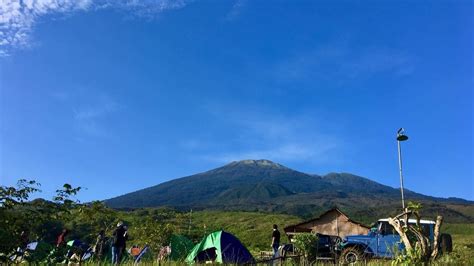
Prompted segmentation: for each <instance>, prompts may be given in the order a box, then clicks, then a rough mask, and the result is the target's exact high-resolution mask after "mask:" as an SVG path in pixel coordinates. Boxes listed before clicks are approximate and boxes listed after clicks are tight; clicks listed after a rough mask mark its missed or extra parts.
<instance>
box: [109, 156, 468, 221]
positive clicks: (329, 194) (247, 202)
mask: <svg viewBox="0 0 474 266" xmlns="http://www.w3.org/2000/svg"><path fill="white" fill-rule="evenodd" d="M405 195H406V199H407V201H409V200H416V201H418V202H422V204H423V205H424V207H425V208H424V209H423V210H424V212H425V213H426V214H428V215H432V216H433V215H435V214H437V213H442V214H444V215H445V216H446V217H450V218H449V219H451V220H452V221H474V217H473V216H471V215H472V213H473V210H474V204H473V202H470V201H466V200H462V199H456V198H449V199H444V198H435V197H430V196H426V195H422V194H419V193H415V192H412V191H409V190H406V191H405ZM105 203H106V204H107V205H108V206H110V207H113V208H143V207H158V206H168V207H174V208H177V209H189V208H194V209H220V210H246V211H268V212H280V213H287V214H296V215H299V216H302V217H310V216H313V215H316V214H318V213H320V212H322V211H324V210H325V209H327V208H330V207H333V206H336V205H337V206H338V207H339V208H342V209H344V210H345V211H346V212H348V213H349V214H352V215H354V216H356V217H359V218H360V219H362V220H370V219H372V220H373V216H375V217H382V216H387V215H390V214H394V213H397V212H398V211H399V209H400V206H399V205H400V190H399V189H396V188H392V187H389V186H385V185H382V184H379V183H377V182H374V181H372V180H370V179H367V178H364V177H360V176H357V175H353V174H349V173H330V174H327V175H324V176H319V175H310V174H306V173H302V172H298V171H295V170H292V169H290V168H288V167H285V166H283V165H281V164H278V163H274V162H272V161H269V160H243V161H237V162H232V163H230V164H227V165H225V166H223V167H219V168H216V169H213V170H210V171H207V172H204V173H199V174H196V175H191V176H187V177H183V178H178V179H174V180H171V181H168V182H164V183H162V184H159V185H156V186H153V187H149V188H145V189H142V190H138V191H135V192H132V193H128V194H125V195H122V196H119V197H115V198H112V199H109V200H106V201H105ZM453 206H454V207H453ZM459 206H462V207H459ZM466 206H467V207H466Z"/></svg>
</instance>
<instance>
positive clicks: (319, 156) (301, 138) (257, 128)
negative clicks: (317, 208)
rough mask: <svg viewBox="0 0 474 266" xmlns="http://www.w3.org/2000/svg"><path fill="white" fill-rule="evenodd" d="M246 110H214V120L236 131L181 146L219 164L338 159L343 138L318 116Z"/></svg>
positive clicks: (315, 161) (192, 140)
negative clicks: (247, 160) (250, 160)
mask: <svg viewBox="0 0 474 266" xmlns="http://www.w3.org/2000/svg"><path fill="white" fill-rule="evenodd" d="M245 109H246V108H232V109H228V108H217V109H214V110H215V111H211V112H212V113H213V116H214V119H216V120H218V123H225V124H227V126H228V128H231V129H232V130H231V131H230V132H224V134H223V133H222V132H220V133H216V134H219V135H216V136H210V137H208V138H204V139H191V140H187V141H186V142H183V143H186V144H187V145H181V148H183V149H186V150H187V151H189V152H190V154H193V156H196V157H198V158H201V159H204V160H208V161H213V162H219V163H227V162H230V161H236V160H242V159H270V160H275V161H280V162H281V161H283V162H285V161H286V162H290V161H298V162H309V161H310V162H311V163H315V164H318V163H325V162H329V161H332V162H334V161H335V160H338V158H339V153H340V152H341V149H342V148H343V140H342V139H340V138H338V137H336V136H335V135H331V134H330V133H327V132H325V130H324V128H325V127H324V126H323V123H322V122H320V121H317V119H315V118H313V117H310V116H308V115H294V116H291V115H279V114H275V113H265V112H260V111H242V110H245ZM247 110H248V109H247ZM222 135H225V137H224V138H223V137H222ZM209 138H211V139H209Z"/></svg>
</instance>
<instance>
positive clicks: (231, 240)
mask: <svg viewBox="0 0 474 266" xmlns="http://www.w3.org/2000/svg"><path fill="white" fill-rule="evenodd" d="M23 192H25V191H23ZM78 192H79V191H78V190H74V188H72V187H66V188H65V189H64V190H62V191H61V193H60V194H62V195H63V198H62V200H63V201H62V202H61V203H60V202H56V203H52V202H45V201H38V200H36V201H32V202H23V203H21V200H20V201H18V200H19V199H21V196H20V195H19V194H16V196H19V197H18V198H10V199H11V201H7V203H9V204H11V205H7V206H9V207H8V208H2V210H1V211H2V219H1V222H2V229H3V230H2V231H1V232H2V234H1V236H2V252H1V254H2V259H3V260H5V259H7V260H8V259H9V258H8V256H6V255H7V253H5V251H6V250H8V249H7V247H6V245H5V244H7V243H8V244H9V245H10V249H11V248H12V247H14V246H15V245H18V240H19V239H15V237H17V238H18V235H16V234H15V233H14V231H8V232H5V230H4V228H8V229H10V230H12V229H13V230H15V229H14V228H30V233H29V234H30V239H31V241H32V242H37V243H39V244H37V246H36V247H35V251H30V252H27V253H26V255H24V258H22V260H25V261H31V262H46V261H48V259H51V254H52V253H51V250H52V248H53V247H52V243H54V241H55V236H56V235H57V234H59V233H60V232H61V229H62V228H64V227H66V228H69V229H70V230H71V233H70V234H69V236H68V243H67V244H68V247H77V248H82V251H83V252H82V253H81V254H82V255H83V257H82V258H83V259H84V262H82V263H84V264H91V263H92V264H93V263H94V255H93V254H88V252H87V251H90V250H91V247H92V245H93V244H94V241H95V237H96V234H97V232H98V231H99V229H100V228H105V229H106V232H105V235H106V236H107V237H109V238H110V237H111V234H112V231H113V229H114V228H115V224H116V222H117V221H124V222H125V223H126V224H127V226H128V228H129V235H130V238H129V240H128V243H129V244H128V245H127V248H129V247H132V246H136V247H138V248H139V250H141V251H144V250H143V248H144V247H146V250H145V251H144V252H140V251H138V253H137V254H135V255H136V256H132V254H129V255H127V256H126V257H125V258H124V260H123V263H125V264H126V263H132V264H133V263H135V262H134V261H135V260H136V258H137V256H138V257H139V260H138V261H139V262H140V263H143V264H145V265H146V264H152V263H158V259H160V260H161V262H162V263H165V262H167V263H171V262H172V263H174V264H183V265H185V264H189V263H195V262H198V263H204V262H206V261H213V262H214V263H223V264H259V262H260V263H263V264H265V261H267V262H266V263H268V261H269V259H271V258H269V257H268V254H269V252H270V248H269V247H268V243H269V238H270V237H269V231H270V229H269V228H271V226H272V224H278V225H280V228H281V231H282V245H283V246H284V245H285V243H291V241H290V238H294V237H295V233H296V232H303V233H304V232H310V233H311V232H317V231H320V232H321V233H326V234H329V235H331V234H338V233H339V234H340V236H341V237H344V236H345V234H346V233H344V231H343V230H349V231H348V233H349V234H354V233H357V232H352V231H351V230H354V229H355V230H362V232H361V233H364V234H365V233H366V232H367V230H368V229H367V228H368V227H364V226H362V224H360V223H359V222H356V221H355V219H357V217H351V218H349V215H347V214H346V213H344V212H343V211H342V210H340V209H338V208H333V209H330V210H327V211H326V212H323V213H320V215H319V216H317V217H314V218H313V219H310V220H304V219H302V218H301V217H296V216H292V215H284V214H270V213H264V212H241V211H240V212H239V211H193V212H191V211H189V212H183V211H178V210H173V209H170V208H140V209H136V210H128V211H118V210H114V209H110V208H108V207H107V206H105V205H104V204H103V203H101V202H93V203H90V204H78V203H74V202H71V201H69V200H70V198H69V197H70V196H72V195H74V194H75V193H78ZM25 195H26V194H24V195H23V196H25ZM64 205H67V209H64V208H63V207H64ZM46 209H49V213H48V212H47V211H46ZM31 215H36V216H37V217H36V219H26V217H31ZM5 218H7V220H5ZM359 218H360V217H359ZM8 219H10V220H8ZM12 222H13V223H12ZM5 223H7V224H5ZM345 223H347V225H350V224H352V226H347V225H346V224H345ZM308 225H309V227H308ZM354 226H355V227H354ZM361 226H362V227H361ZM359 227H360V229H358V228H359ZM311 228H313V229H311ZM341 230H342V231H341ZM12 232H13V233H14V234H11V233H12ZM443 232H445V233H450V234H451V235H452V237H453V244H454V246H453V251H452V252H450V253H449V254H444V255H443V256H441V257H440V258H438V260H437V261H436V263H440V264H444V263H448V262H452V263H467V264H470V263H472V262H473V261H472V257H471V255H470V254H471V253H472V251H473V250H474V247H473V246H472V243H473V240H474V227H473V225H472V224H455V223H445V224H443ZM8 235H9V236H8ZM6 237H10V238H11V239H12V241H7V238H6ZM87 243H88V244H87ZM166 249H167V250H166ZM69 252H70V251H69ZM163 252H164V253H163ZM209 252H211V253H212V254H211V253H209ZM28 253H30V254H28ZM141 253H143V254H141ZM70 254H72V253H70ZM10 255H11V253H10ZM104 256H105V258H104V259H105V260H106V261H108V260H109V259H110V254H108V253H106V254H104ZM303 260H304V257H302V255H301V253H299V252H298V251H296V252H294V253H292V256H291V255H289V256H288V257H287V258H278V259H277V260H276V261H278V263H282V264H289V265H292V264H300V263H302V262H303ZM270 261H271V260H270ZM52 262H54V263H64V262H65V261H64V260H57V261H50V263H52ZM96 262H98V261H96ZM312 263H319V264H333V263H334V262H331V261H328V260H321V261H313V262H312ZM369 263H375V264H380V263H383V264H385V263H386V264H390V260H369Z"/></svg>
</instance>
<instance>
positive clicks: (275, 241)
mask: <svg viewBox="0 0 474 266" xmlns="http://www.w3.org/2000/svg"><path fill="white" fill-rule="evenodd" d="M279 246H280V231H278V226H277V225H276V224H274V225H273V232H272V244H271V247H272V249H273V258H276V257H277V255H278V247H279Z"/></svg>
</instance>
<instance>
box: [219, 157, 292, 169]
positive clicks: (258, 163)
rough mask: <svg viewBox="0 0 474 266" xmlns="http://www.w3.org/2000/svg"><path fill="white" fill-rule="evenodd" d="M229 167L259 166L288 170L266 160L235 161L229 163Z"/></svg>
mask: <svg viewBox="0 0 474 266" xmlns="http://www.w3.org/2000/svg"><path fill="white" fill-rule="evenodd" d="M228 166H257V167H266V168H278V169H286V168H287V167H285V166H283V165H281V164H278V163H275V162H272V161H270V160H266V159H259V160H254V159H247V160H241V161H233V162H231V163H229V164H228Z"/></svg>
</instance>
